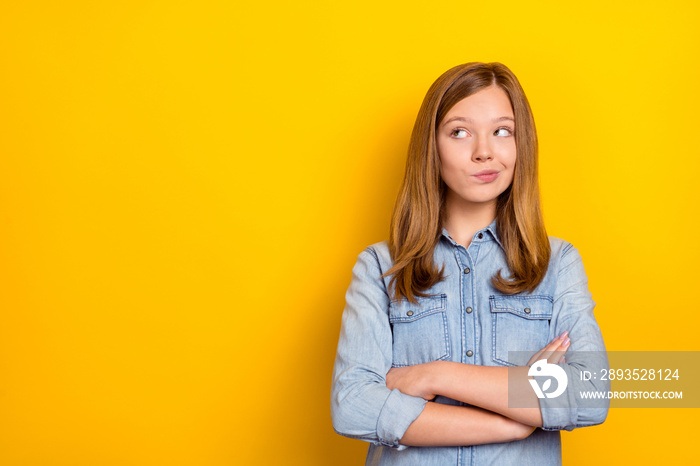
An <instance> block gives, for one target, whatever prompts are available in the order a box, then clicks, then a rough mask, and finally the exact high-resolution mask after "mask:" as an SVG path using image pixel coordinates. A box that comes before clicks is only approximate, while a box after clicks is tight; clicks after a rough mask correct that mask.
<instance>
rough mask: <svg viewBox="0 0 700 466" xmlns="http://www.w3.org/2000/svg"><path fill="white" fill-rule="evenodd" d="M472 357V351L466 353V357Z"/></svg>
mask: <svg viewBox="0 0 700 466" xmlns="http://www.w3.org/2000/svg"><path fill="white" fill-rule="evenodd" d="M473 355H474V351H472V350H469V351H467V356H469V357H470V358H471V357H472V356H473Z"/></svg>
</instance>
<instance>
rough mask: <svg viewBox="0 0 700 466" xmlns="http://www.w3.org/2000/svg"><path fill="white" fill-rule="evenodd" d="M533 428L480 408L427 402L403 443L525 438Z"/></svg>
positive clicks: (446, 443)
mask: <svg viewBox="0 0 700 466" xmlns="http://www.w3.org/2000/svg"><path fill="white" fill-rule="evenodd" d="M533 430H534V428H533V427H530V426H527V425H524V424H521V423H519V422H516V421H513V420H511V419H508V418H505V417H503V416H501V415H499V414H496V413H492V412H489V411H486V410H483V409H480V408H474V407H464V406H453V405H444V404H440V403H427V404H426V405H425V408H424V409H423V412H422V413H421V414H420V416H418V418H417V419H416V420H415V421H413V423H412V424H411V425H410V426H409V427H408V430H406V433H405V434H404V436H403V437H402V438H401V444H403V445H409V446H422V447H425V446H434V447H438V446H469V445H481V444H486V443H501V442H510V441H513V440H520V439H524V438H526V437H527V436H528V435H530V434H531V433H532V432H533Z"/></svg>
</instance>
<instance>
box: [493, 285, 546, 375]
mask: <svg viewBox="0 0 700 466" xmlns="http://www.w3.org/2000/svg"><path fill="white" fill-rule="evenodd" d="M489 304H490V305H491V320H492V323H493V342H492V343H493V362H495V363H496V364H500V365H505V366H524V365H526V364H527V362H528V360H529V359H530V357H531V356H532V355H534V354H535V353H536V352H537V351H539V350H541V349H542V348H544V347H545V345H547V343H549V323H550V321H551V320H552V298H551V297H550V296H491V297H489ZM509 352H511V353H510V354H509ZM513 352H516V353H513Z"/></svg>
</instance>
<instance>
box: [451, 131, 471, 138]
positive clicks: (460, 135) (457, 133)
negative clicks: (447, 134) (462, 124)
mask: <svg viewBox="0 0 700 466" xmlns="http://www.w3.org/2000/svg"><path fill="white" fill-rule="evenodd" d="M451 136H452V137H453V138H458V139H462V138H466V137H467V132H466V131H465V130H463V129H455V130H452V134H451Z"/></svg>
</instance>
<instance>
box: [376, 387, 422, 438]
mask: <svg viewBox="0 0 700 466" xmlns="http://www.w3.org/2000/svg"><path fill="white" fill-rule="evenodd" d="M427 402H428V401H427V400H424V399H423V398H419V397H415V396H410V395H404V394H403V393H401V392H400V391H399V390H398V389H397V388H395V389H393V390H392V391H391V393H390V394H389V396H388V397H387V399H386V401H385V402H384V406H382V410H381V411H380V413H379V419H378V420H377V437H378V438H379V443H380V444H381V445H384V446H386V447H391V448H396V449H398V450H404V449H406V448H408V447H406V445H401V444H399V440H401V437H403V435H404V434H405V433H406V430H407V429H408V426H410V425H411V423H412V422H413V421H415V420H416V418H417V417H418V416H419V415H420V413H422V412H423V408H425V404H426V403H427Z"/></svg>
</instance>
